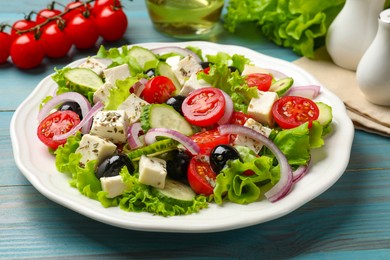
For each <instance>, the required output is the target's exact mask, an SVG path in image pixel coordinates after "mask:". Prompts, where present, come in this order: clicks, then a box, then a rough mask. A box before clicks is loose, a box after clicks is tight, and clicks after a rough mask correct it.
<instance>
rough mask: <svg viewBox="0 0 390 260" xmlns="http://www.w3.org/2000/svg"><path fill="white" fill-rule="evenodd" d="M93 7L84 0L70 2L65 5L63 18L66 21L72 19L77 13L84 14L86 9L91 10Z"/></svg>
mask: <svg viewBox="0 0 390 260" xmlns="http://www.w3.org/2000/svg"><path fill="white" fill-rule="evenodd" d="M90 9H91V5H90V4H86V3H84V2H82V1H79V0H75V1H74V2H70V3H69V4H67V5H66V7H65V12H66V13H65V14H64V15H63V16H62V18H63V19H64V20H65V21H70V20H71V19H72V18H73V17H74V16H75V15H78V14H83V13H84V12H86V11H89V10H90Z"/></svg>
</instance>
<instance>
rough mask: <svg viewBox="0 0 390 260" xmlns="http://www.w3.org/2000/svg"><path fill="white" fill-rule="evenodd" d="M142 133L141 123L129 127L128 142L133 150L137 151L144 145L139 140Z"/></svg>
mask: <svg viewBox="0 0 390 260" xmlns="http://www.w3.org/2000/svg"><path fill="white" fill-rule="evenodd" d="M140 132H142V127H141V123H140V122H136V123H133V124H131V125H130V126H129V128H128V130H127V142H128V144H129V146H130V148H131V149H135V148H138V147H141V146H143V145H144V143H143V142H142V141H141V139H140V138H139V134H140Z"/></svg>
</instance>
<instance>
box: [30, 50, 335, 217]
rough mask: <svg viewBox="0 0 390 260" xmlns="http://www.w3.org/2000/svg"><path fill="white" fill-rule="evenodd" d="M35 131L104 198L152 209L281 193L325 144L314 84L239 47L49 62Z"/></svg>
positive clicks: (102, 54) (191, 208) (180, 211)
mask: <svg viewBox="0 0 390 260" xmlns="http://www.w3.org/2000/svg"><path fill="white" fill-rule="evenodd" d="M52 78H53V80H54V81H55V82H56V83H57V85H58V88H57V89H56V93H55V94H53V96H48V97H46V98H45V99H44V100H42V104H41V109H40V112H39V115H38V121H39V124H38V128H37V135H38V138H39V139H40V140H41V141H42V142H43V143H44V144H45V145H47V146H48V148H49V151H50V152H52V153H53V156H55V162H56V167H57V169H58V171H60V172H63V173H65V174H68V175H69V177H70V178H69V180H70V185H71V186H72V187H74V188H77V189H78V190H79V191H80V192H81V193H82V194H83V195H85V196H87V197H89V198H91V199H95V200H98V201H100V202H101V204H102V205H103V206H104V207H112V206H119V207H120V208H121V209H123V210H126V211H133V212H150V213H153V214H157V215H162V216H172V215H185V214H191V213H195V212H198V211H200V210H201V209H204V208H207V207H208V205H209V203H217V204H219V205H221V204H223V203H227V202H230V203H239V204H248V203H252V202H256V201H259V200H262V199H267V200H269V201H270V202H276V201H278V200H280V199H283V197H284V196H285V195H287V194H288V193H289V191H290V190H291V189H292V188H293V186H294V183H295V182H297V181H298V180H299V179H300V178H302V177H303V176H304V175H305V173H306V172H307V171H308V167H309V164H310V159H311V155H310V151H311V150H312V149H315V148H319V147H321V146H323V145H324V136H325V135H326V134H328V133H329V132H330V131H331V130H332V129H331V122H332V109H331V107H330V106H328V105H327V104H324V103H322V102H316V101H315V97H316V96H317V95H318V94H319V92H320V87H319V86H295V85H294V80H293V78H291V77H289V76H287V75H284V74H283V73H282V72H280V71H275V70H270V69H267V68H260V67H257V66H255V65H254V64H252V62H251V61H250V59H249V58H247V57H244V56H242V55H239V54H234V55H229V54H227V53H223V52H219V53H216V54H214V55H211V54H206V55H204V54H203V53H202V50H201V49H199V48H196V47H191V46H189V47H187V48H181V47H174V46H172V47H162V48H155V49H146V48H143V47H141V46H132V47H128V46H123V47H122V48H112V49H109V50H106V49H105V48H104V47H101V48H100V50H99V52H98V54H97V55H96V56H94V57H89V58H87V59H86V60H85V61H84V62H83V63H82V64H80V65H79V66H78V67H72V68H71V67H65V68H63V69H59V70H56V73H55V74H54V75H53V77H52Z"/></svg>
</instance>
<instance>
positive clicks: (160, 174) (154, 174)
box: [138, 155, 167, 189]
mask: <svg viewBox="0 0 390 260" xmlns="http://www.w3.org/2000/svg"><path fill="white" fill-rule="evenodd" d="M166 176H167V169H166V162H165V161H164V160H162V159H159V158H155V157H147V156H145V155H142V156H141V159H140V161H139V178H138V180H139V182H140V183H142V184H146V185H150V186H153V187H156V188H161V189H162V188H164V186H165V178H166Z"/></svg>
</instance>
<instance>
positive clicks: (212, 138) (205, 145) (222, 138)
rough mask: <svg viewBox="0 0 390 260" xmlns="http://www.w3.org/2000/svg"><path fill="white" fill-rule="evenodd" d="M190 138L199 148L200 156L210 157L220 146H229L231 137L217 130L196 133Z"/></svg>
mask: <svg viewBox="0 0 390 260" xmlns="http://www.w3.org/2000/svg"><path fill="white" fill-rule="evenodd" d="M190 138H191V139H192V140H193V141H194V142H195V143H196V144H197V145H198V146H199V148H200V151H199V154H205V155H209V154H210V152H211V150H212V149H213V148H214V147H215V146H217V145H219V144H229V143H230V135H222V134H221V133H220V132H219V131H218V130H217V129H213V130H208V131H204V132H199V133H196V134H194V135H192V136H190Z"/></svg>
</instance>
